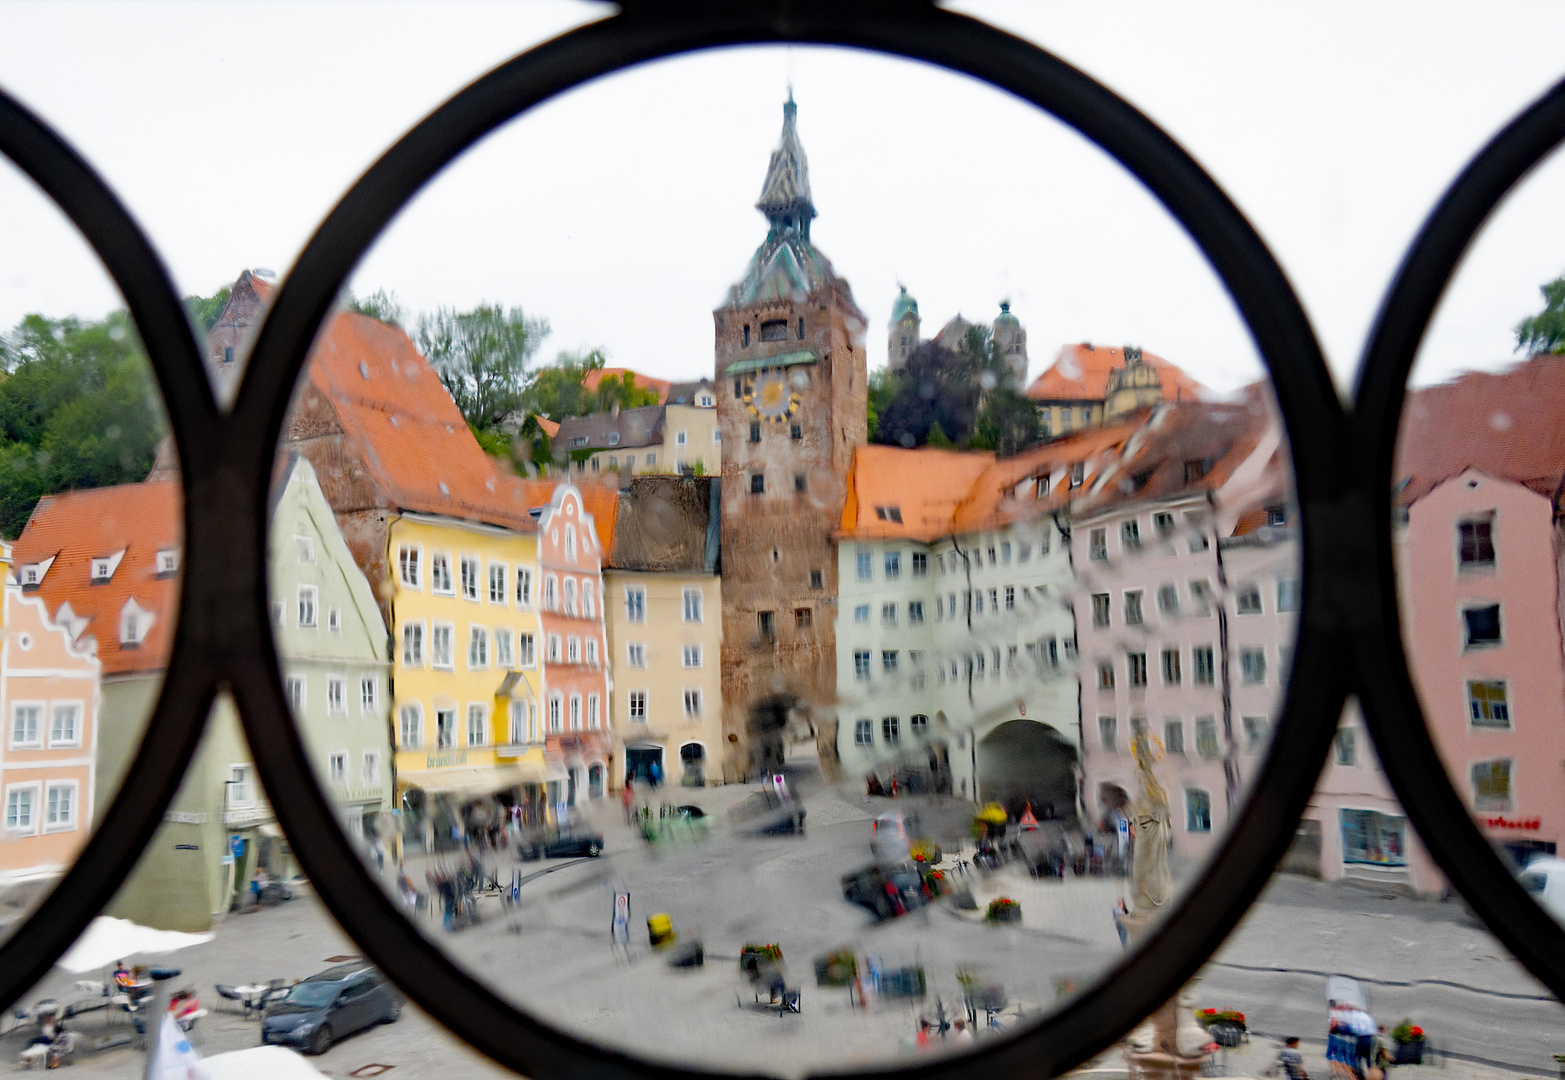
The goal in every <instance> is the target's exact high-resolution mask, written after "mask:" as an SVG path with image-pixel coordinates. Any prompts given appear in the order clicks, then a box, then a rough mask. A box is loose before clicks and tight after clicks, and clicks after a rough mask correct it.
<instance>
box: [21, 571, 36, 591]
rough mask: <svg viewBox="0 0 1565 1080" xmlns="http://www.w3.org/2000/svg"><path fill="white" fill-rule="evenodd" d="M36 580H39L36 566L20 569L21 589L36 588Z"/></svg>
mask: <svg viewBox="0 0 1565 1080" xmlns="http://www.w3.org/2000/svg"><path fill="white" fill-rule="evenodd" d="M38 578H39V573H38V567H37V566H24V567H22V587H23V588H26V587H27V586H33V587H35V588H36V587H37V585H38Z"/></svg>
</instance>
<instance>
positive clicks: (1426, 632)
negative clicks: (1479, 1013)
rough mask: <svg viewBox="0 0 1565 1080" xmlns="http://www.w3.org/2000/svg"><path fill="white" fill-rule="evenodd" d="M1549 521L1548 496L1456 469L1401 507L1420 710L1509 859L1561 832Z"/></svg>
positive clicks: (1560, 685) (1563, 757)
mask: <svg viewBox="0 0 1565 1080" xmlns="http://www.w3.org/2000/svg"><path fill="white" fill-rule="evenodd" d="M1551 483H1553V481H1551ZM1555 520H1556V510H1555V507H1554V500H1553V498H1552V497H1551V495H1550V494H1545V493H1543V492H1542V491H1540V490H1538V489H1537V488H1535V487H1534V486H1532V485H1529V484H1526V483H1519V482H1514V481H1510V480H1503V479H1496V478H1495V477H1493V476H1490V475H1486V474H1485V473H1483V472H1480V471H1478V470H1476V469H1467V470H1465V471H1463V472H1461V473H1459V474H1458V475H1455V476H1453V477H1451V478H1449V479H1447V480H1444V481H1442V482H1440V483H1437V484H1435V485H1433V486H1432V487H1431V488H1430V489H1429V490H1428V491H1427V492H1426V493H1424V494H1422V495H1420V496H1418V497H1417V498H1414V499H1413V500H1412V501H1411V502H1410V503H1409V504H1408V505H1407V507H1406V523H1405V525H1404V527H1403V530H1402V535H1401V539H1400V544H1399V556H1400V559H1401V564H1400V566H1399V582H1400V586H1401V598H1402V618H1403V635H1404V640H1405V641H1406V643H1407V651H1408V656H1409V660H1410V662H1411V665H1412V669H1413V679H1414V682H1415V685H1416V686H1417V689H1418V694H1419V699H1420V701H1421V703H1422V705H1423V709H1424V714H1425V716H1426V718H1427V719H1428V723H1429V726H1430V729H1431V732H1432V734H1433V735H1434V738H1435V741H1436V744H1437V745H1438V746H1439V748H1440V752H1441V755H1442V756H1443V757H1444V758H1445V763H1446V769H1447V771H1448V772H1449V774H1450V776H1451V778H1452V781H1453V784H1454V786H1455V787H1456V790H1457V791H1458V792H1459V793H1461V794H1462V795H1463V796H1464V797H1465V798H1466V800H1467V802H1468V805H1469V806H1470V807H1471V808H1472V811H1473V815H1474V817H1475V818H1476V819H1477V821H1478V823H1479V825H1480V827H1482V829H1483V830H1484V832H1485V833H1486V834H1487V835H1488V836H1489V837H1490V838H1491V839H1492V840H1493V841H1494V842H1495V843H1496V844H1497V845H1500V846H1502V847H1503V848H1504V849H1505V850H1507V851H1508V852H1509V853H1510V854H1511V856H1512V858H1513V859H1514V860H1515V861H1516V862H1517V863H1518V865H1525V863H1526V861H1527V860H1528V859H1529V858H1531V857H1532V856H1534V855H1536V854H1554V853H1555V852H1556V851H1557V850H1558V845H1559V843H1560V840H1561V834H1562V832H1565V643H1562V639H1561V619H1562V617H1565V611H1562V607H1561V604H1562V600H1561V594H1560V588H1559V583H1560V580H1561V566H1560V559H1561V552H1560V547H1559V545H1558V543H1557V539H1558V531H1557V526H1556V524H1555Z"/></svg>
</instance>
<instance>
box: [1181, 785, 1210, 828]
mask: <svg viewBox="0 0 1565 1080" xmlns="http://www.w3.org/2000/svg"><path fill="white" fill-rule="evenodd" d="M1185 831H1186V832H1202V833H1204V832H1211V831H1212V796H1211V794H1210V793H1208V792H1205V791H1202V790H1201V789H1200V788H1186V789H1185Z"/></svg>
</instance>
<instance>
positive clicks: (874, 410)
mask: <svg viewBox="0 0 1565 1080" xmlns="http://www.w3.org/2000/svg"><path fill="white" fill-rule="evenodd" d="M897 386H898V384H897V373H896V372H894V371H892V370H891V369H890V368H888V367H884V368H880V369H879V370H876V371H872V372H870V374H869V385H868V390H869V393H868V395H867V398H868V400H867V402H866V410H865V411H866V413H867V418H868V420H869V441H870V442H876V441H878V440H877V439H876V438H875V435H876V433H877V432H878V431H879V430H880V417H881V414H882V413H884V412H885V411H886V408H887V406H889V405H890V404H891V402H892V401H893V400H894V399H895V398H896V396H897Z"/></svg>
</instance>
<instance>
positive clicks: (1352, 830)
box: [1338, 809, 1407, 866]
mask: <svg viewBox="0 0 1565 1080" xmlns="http://www.w3.org/2000/svg"><path fill="white" fill-rule="evenodd" d="M1338 813H1339V814H1340V815H1341V821H1342V861H1343V862H1344V863H1361V864H1364V863H1367V864H1369V865H1371V866H1406V865H1407V843H1406V836H1407V819H1406V818H1402V817H1398V816H1396V815H1394V814H1381V813H1378V812H1376V811H1374V810H1346V809H1344V810H1339V811H1338Z"/></svg>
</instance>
